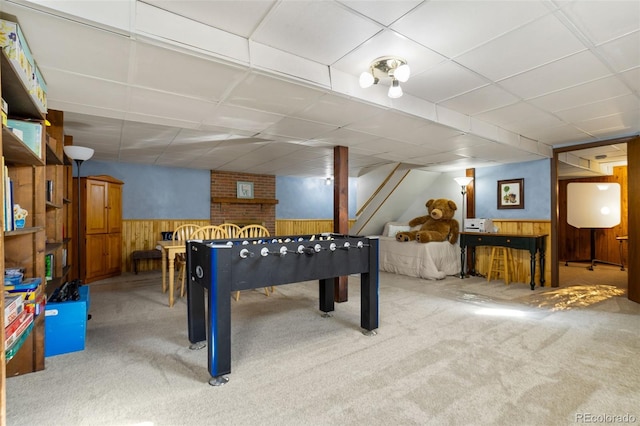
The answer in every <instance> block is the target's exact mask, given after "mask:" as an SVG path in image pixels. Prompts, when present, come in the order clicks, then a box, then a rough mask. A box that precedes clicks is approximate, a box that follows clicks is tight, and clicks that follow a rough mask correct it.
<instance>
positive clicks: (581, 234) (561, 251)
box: [558, 166, 629, 263]
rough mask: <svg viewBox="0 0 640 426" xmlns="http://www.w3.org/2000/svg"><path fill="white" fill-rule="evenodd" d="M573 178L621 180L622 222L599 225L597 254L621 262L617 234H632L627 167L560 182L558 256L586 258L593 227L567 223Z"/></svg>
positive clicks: (624, 249) (585, 180) (596, 235)
mask: <svg viewBox="0 0 640 426" xmlns="http://www.w3.org/2000/svg"><path fill="white" fill-rule="evenodd" d="M570 182H613V183H619V184H620V190H621V204H622V205H621V207H620V213H621V218H620V225H617V226H614V227H613V228H608V229H597V230H596V231H595V237H596V258H597V259H599V260H604V261H606V262H612V263H620V242H619V241H618V240H616V237H621V236H624V235H628V229H629V227H628V217H629V215H628V205H629V203H628V197H627V167H626V166H620V167H614V168H613V175H612V176H599V177H593V178H582V179H567V180H561V181H559V182H558V259H559V261H560V262H564V261H566V260H584V259H590V258H591V230H590V229H579V228H575V227H573V226H571V225H569V224H568V223H567V185H568V184H569V183H570ZM622 249H623V258H624V259H625V263H627V261H626V259H628V252H627V244H626V243H622Z"/></svg>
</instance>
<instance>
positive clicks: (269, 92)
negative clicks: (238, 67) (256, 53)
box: [226, 73, 326, 114]
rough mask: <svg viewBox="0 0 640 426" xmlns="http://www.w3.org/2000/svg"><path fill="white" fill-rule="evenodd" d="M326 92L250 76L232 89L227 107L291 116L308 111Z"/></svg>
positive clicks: (254, 74) (278, 80)
mask: <svg viewBox="0 0 640 426" xmlns="http://www.w3.org/2000/svg"><path fill="white" fill-rule="evenodd" d="M325 93H326V92H325V91H323V90H317V89H312V88H308V87H305V86H302V85H299V84H295V83H291V82H286V81H284V80H280V79H274V78H269V77H267V76H265V75H261V74H258V73H252V74H251V75H249V76H247V78H245V79H244V80H242V82H241V83H240V84H238V85H237V86H236V87H234V88H233V90H232V91H231V93H230V94H229V95H228V97H227V99H226V103H228V104H231V105H237V106H242V107H245V108H252V109H257V110H263V111H268V112H270V113H274V114H291V113H293V112H296V111H300V110H302V109H305V108H307V107H308V106H309V105H312V104H313V103H314V102H315V101H316V100H318V99H319V98H320V97H321V96H322V95H324V94H325Z"/></svg>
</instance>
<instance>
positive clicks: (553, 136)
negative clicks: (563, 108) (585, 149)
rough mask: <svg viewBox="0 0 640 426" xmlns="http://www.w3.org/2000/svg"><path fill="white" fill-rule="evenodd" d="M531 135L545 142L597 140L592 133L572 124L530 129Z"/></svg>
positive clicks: (559, 142)
mask: <svg viewBox="0 0 640 426" xmlns="http://www.w3.org/2000/svg"><path fill="white" fill-rule="evenodd" d="M528 134H529V136H530V137H531V138H533V139H536V140H538V141H540V142H543V143H551V142H553V143H555V144H562V143H568V142H576V141H581V142H589V141H592V140H595V138H594V137H593V136H592V135H589V134H588V133H585V132H584V131H582V130H580V129H578V128H576V127H575V126H573V125H570V124H562V125H560V126H555V127H540V128H537V129H533V130H530V131H529V132H528Z"/></svg>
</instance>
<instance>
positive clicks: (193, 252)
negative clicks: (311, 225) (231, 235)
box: [186, 234, 378, 386]
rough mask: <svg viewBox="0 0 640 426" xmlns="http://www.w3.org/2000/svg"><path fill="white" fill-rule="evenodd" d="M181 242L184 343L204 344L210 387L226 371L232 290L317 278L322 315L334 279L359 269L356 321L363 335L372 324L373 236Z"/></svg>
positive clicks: (375, 320) (374, 313)
mask: <svg viewBox="0 0 640 426" xmlns="http://www.w3.org/2000/svg"><path fill="white" fill-rule="evenodd" d="M186 244H187V251H186V253H187V271H188V273H189V277H188V284H187V309H188V311H187V312H188V329H189V341H190V342H191V346H190V348H191V349H201V348H204V347H205V346H207V347H208V364H209V365H208V369H209V374H210V375H211V379H210V380H209V384H211V385H213V386H217V385H221V384H224V383H226V382H227V381H228V378H227V377H225V376H224V375H225V374H229V373H230V372H231V293H232V292H235V291H239V290H248V289H253V288H259V287H271V286H277V285H281V284H289V283H296V282H304V281H313V280H318V281H319V286H318V288H319V309H320V311H322V312H323V313H324V314H323V315H324V316H328V313H329V312H332V311H333V310H334V279H335V278H336V277H340V276H346V275H351V274H360V288H361V292H360V326H361V327H362V328H363V329H364V331H363V332H364V333H365V334H369V335H373V334H375V331H374V330H375V329H377V328H378V240H377V239H375V238H367V237H358V236H349V235H342V234H319V235H297V236H286V237H262V238H247V239H232V240H210V241H187V243H186ZM205 289H206V290H208V292H207V293H208V294H207V296H206V298H205ZM205 299H206V302H207V306H206V308H207V309H206V310H205ZM207 312H208V323H207Z"/></svg>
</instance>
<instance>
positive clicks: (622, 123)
mask: <svg viewBox="0 0 640 426" xmlns="http://www.w3.org/2000/svg"><path fill="white" fill-rule="evenodd" d="M576 125H577V126H579V127H580V128H581V129H583V130H584V131H586V132H589V133H591V134H593V135H596V136H600V135H608V134H611V133H613V132H616V131H621V130H622V131H625V130H627V131H628V133H629V134H631V133H637V132H639V131H640V109H637V110H635V111H625V112H622V113H619V114H613V115H609V116H606V117H598V118H594V119H591V120H587V121H581V122H579V123H577V124H576Z"/></svg>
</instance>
